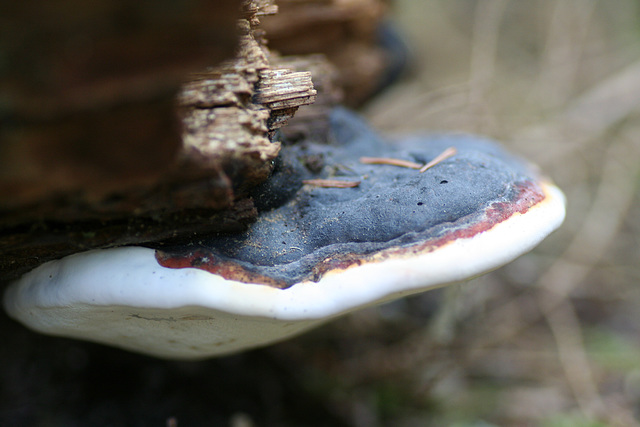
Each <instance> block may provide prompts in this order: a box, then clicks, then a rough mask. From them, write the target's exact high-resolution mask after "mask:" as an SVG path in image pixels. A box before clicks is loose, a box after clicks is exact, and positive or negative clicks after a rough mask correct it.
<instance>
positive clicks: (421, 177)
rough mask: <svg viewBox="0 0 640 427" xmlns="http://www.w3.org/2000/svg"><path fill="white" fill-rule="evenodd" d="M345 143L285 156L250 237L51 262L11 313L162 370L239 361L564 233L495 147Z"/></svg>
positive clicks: (526, 168)
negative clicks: (192, 361) (226, 358)
mask: <svg viewBox="0 0 640 427" xmlns="http://www.w3.org/2000/svg"><path fill="white" fill-rule="evenodd" d="M332 131H333V141H332V143H330V144H317V143H313V142H303V143H301V144H297V145H292V146H287V145H285V146H284V147H283V149H282V152H281V155H280V158H279V160H278V164H277V165H276V167H275V169H274V173H273V176H272V177H271V178H270V180H269V181H268V182H267V183H266V184H264V185H263V186H262V187H261V188H259V189H258V190H257V191H256V194H255V195H254V199H255V201H256V205H257V206H258V207H259V209H260V215H259V218H258V220H257V222H256V223H254V224H253V225H252V226H251V227H250V228H249V229H248V230H247V231H246V232H244V233H241V234H235V235H219V236H214V237H209V238H204V239H200V240H197V241H193V242H190V243H189V244H186V245H182V246H179V247H168V248H163V249H162V250H154V249H149V248H143V247H122V248H115V249H106V250H93V251H89V252H85V253H80V254H76V255H72V256H68V257H66V258H63V259H61V260H59V261H52V262H48V263H46V264H44V265H42V266H40V267H38V268H36V269H35V270H33V271H32V272H30V273H28V274H26V275H25V276H24V277H22V278H21V279H20V280H18V281H17V282H15V283H14V284H12V285H11V286H10V288H9V289H8V291H7V293H6V295H5V307H6V309H7V311H8V312H9V314H10V315H11V316H13V317H14V318H16V319H18V320H20V321H21V322H23V323H24V324H26V325H27V326H29V327H31V328H33V329H36V330H38V331H41V332H45V333H49V334H54V335H63V336H69V337H75V338H81V339H87V340H91V341H97V342H102V343H107V344H111V345H114V346H118V347H121V348H125V349H129V350H133V351H138V352H143V353H147V354H151V355H155V356H159V357H167V358H184V359H189V358H202V357H208V356H213V355H221V354H228V353H233V352H237V351H240V350H244V349H248V348H252V347H257V346H261V345H265V344H268V343H271V342H275V341H279V340H282V339H284V338H286V337H289V336H292V335H294V334H297V333H300V332H301V331H303V330H306V329H308V328H311V327H313V326H316V325H319V324H321V323H323V322H325V321H327V320H329V319H332V318H334V317H336V316H339V315H341V314H344V313H347V312H350V311H353V310H356V309H358V308H361V307H365V306H370V305H373V304H378V303H382V302H385V301H390V300H393V299H396V298H400V297H402V296H405V295H409V294H414V293H417V292H422V291H425V290H429V289H433V288H437V287H440V286H444V285H446V284H450V283H455V282H459V281H462V280H465V279H468V278H471V277H474V276H478V275H479V274H482V273H485V272H487V271H490V270H493V269H495V268H497V267H499V266H501V265H504V264H506V263H508V262H509V261H511V260H513V259H514V258H516V257H518V256H520V255H521V254H523V253H525V252H527V251H529V250H530V249H532V248H533V247H534V246H536V245H537V244H538V243H539V242H540V241H541V240H542V239H544V238H545V237H546V236H547V235H548V234H549V233H551V232H552V231H553V230H555V229H556V228H557V227H558V226H559V225H560V224H561V223H562V221H563V219H564V213H565V202H564V196H563V195H562V192H561V191H560V190H559V189H558V188H557V187H555V186H554V185H552V184H551V183H550V182H549V181H547V180H545V179H544V178H541V177H540V176H539V175H538V173H537V172H536V170H535V169H534V168H532V167H531V166H530V165H528V164H527V163H525V162H523V161H522V160H520V159H518V158H516V157H514V156H512V155H510V154H508V153H506V152H505V151H504V150H503V149H502V148H501V147H500V146H498V145H497V144H495V143H493V142H491V141H488V140H485V139H482V138H479V137H477V136H471V135H427V136H415V137H410V138H405V139H402V140H398V141H392V142H388V141H383V140H381V139H380V137H379V136H378V135H377V134H375V133H374V132H373V131H372V130H371V129H369V128H368V127H367V126H366V125H365V124H364V123H363V122H362V121H361V120H360V119H359V118H358V117H357V116H355V115H354V114H352V113H350V112H348V111H346V110H342V109H338V110H336V111H335V112H334V113H333V115H332ZM449 147H455V149H456V150H457V153H456V154H455V155H453V156H452V157H450V158H448V159H446V160H443V161H442V162H440V163H438V164H437V165H435V166H434V167H432V168H431V169H428V170H427V171H425V172H424V173H420V172H419V171H418V170H416V169H411V168H407V167H399V166H394V165H388V164H365V163H362V162H361V161H360V158H361V157H362V156H371V157H381V158H391V159H401V160H406V161H410V162H413V163H416V164H424V163H427V162H429V161H431V160H432V159H434V158H435V157H436V156H438V155H439V154H440V153H442V152H443V151H445V150H446V149H447V148H449ZM319 180H320V181H319ZM322 180H325V181H322ZM326 180H329V182H330V183H335V182H338V183H345V182H346V183H347V184H350V185H351V186H343V187H326V186H323V183H326V182H327V181H326ZM318 184H320V185H318Z"/></svg>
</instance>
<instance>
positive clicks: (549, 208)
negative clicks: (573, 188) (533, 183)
mask: <svg viewBox="0 0 640 427" xmlns="http://www.w3.org/2000/svg"><path fill="white" fill-rule="evenodd" d="M543 188H544V190H545V193H546V196H547V197H546V198H545V199H544V200H543V201H542V202H540V203H539V204H537V205H535V206H534V207H532V208H531V209H529V210H528V211H527V212H526V213H525V214H516V215H513V216H512V217H511V218H509V219H507V220H506V221H503V222H501V223H499V224H497V225H496V226H494V227H493V228H492V229H490V230H488V231H485V232H483V233H480V234H478V235H476V236H474V237H472V238H469V239H459V240H455V241H453V242H451V243H449V244H447V245H445V246H443V247H441V248H438V249H436V250H434V251H432V252H429V253H425V254H421V255H418V256H414V257H410V258H409V257H407V258H401V259H393V260H386V261H384V262H380V263H369V264H365V265H362V266H358V267H353V268H349V269H347V270H345V271H341V272H335V273H328V274H326V275H325V276H324V277H323V278H322V279H321V280H320V281H319V282H302V283H298V284H295V285H293V286H292V287H290V288H288V289H276V288H272V287H269V286H265V285H252V284H246V283H239V282H235V281H232V280H225V279H223V278H222V277H220V276H216V275H214V274H211V273H208V272H206V271H203V270H199V269H195V268H184V269H171V268H165V267H162V266H160V265H159V264H158V262H157V261H156V259H155V251H154V250H153V249H148V248H141V247H123V248H116V249H106V250H93V251H88V252H84V253H80V254H76V255H71V256H68V257H66V258H63V259H61V260H59V261H51V262H48V263H46V264H43V265H42V266H40V267H38V268H36V269H35V270H33V271H31V272H30V273H28V274H26V275H24V276H23V277H22V278H21V279H20V280H18V281H17V282H15V283H13V284H12V285H11V286H10V287H9V288H8V290H7V292H6V294H5V298H4V306H5V308H6V310H7V312H8V313H9V315H11V316H12V317H13V318H15V319H17V320H19V321H20V322H22V323H24V324H25V325H27V326H29V327H31V328H33V329H35V330H37V331H40V332H44V333H48V334H54V335H62V336H69V337H74V338H82V339H86V340H90V341H96V342H101V343H106V344H110V345H114V346H118V347H121V348H125V349H128V350H133V351H138V352H142V353H147V354H150V355H154V356H159V357H167V358H183V359H189V358H202V357H207V356H213V355H221V354H227V353H232V352H236V351H240V350H243V349H248V348H252V347H257V346H260V345H265V344H268V343H272V342H275V341H279V340H282V339H284V338H286V337H289V336H291V335H294V334H296V333H299V332H301V331H303V330H305V329H308V328H310V327H312V326H315V325H318V324H320V323H322V322H325V321H327V320H329V319H331V318H334V317H336V316H338V315H341V314H344V313H347V312H349V311H353V310H356V309H358V308H361V307H364V306H369V305H373V304H377V303H381V302H384V301H389V300H392V299H396V298H399V297H402V296H405V295H409V294H413V293H417V292H422V291H425V290H429V289H433V288H436V287H440V286H443V285H446V284H449V283H455V282H459V281H461V280H465V279H468V278H470V277H474V276H477V275H479V274H482V273H485V272H488V271H490V270H493V269H495V268H497V267H499V266H502V265H504V264H506V263H508V262H509V261H511V260H513V259H514V258H516V257H518V256H520V255H522V254H523V253H525V252H527V251H529V250H530V249H532V248H533V247H534V246H536V245H537V244H538V243H539V242H540V241H541V240H542V239H544V238H545V237H546V236H547V235H548V234H549V233H551V232H552V231H553V230H555V229H556V228H557V227H559V226H560V224H561V223H562V221H563V219H564V215H565V201H564V195H563V194H562V192H561V191H560V190H559V189H558V188H556V187H554V186H552V185H549V184H544V185H543Z"/></svg>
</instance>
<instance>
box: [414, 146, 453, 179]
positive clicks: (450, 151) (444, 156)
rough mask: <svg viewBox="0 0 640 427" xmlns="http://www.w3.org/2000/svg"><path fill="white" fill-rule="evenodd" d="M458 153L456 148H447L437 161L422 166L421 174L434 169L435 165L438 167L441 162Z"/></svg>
mask: <svg viewBox="0 0 640 427" xmlns="http://www.w3.org/2000/svg"><path fill="white" fill-rule="evenodd" d="M457 152H458V150H456V147H449V148H447V149H446V150H444V151H443V152H442V153H440V155H438V156H437V157H436V158H435V159H433V160H431V161H430V162H429V163H427V164H426V165H424V166H422V167H421V168H420V173H422V172H425V171H426V170H427V169H429V168H432V167H434V166H435V165H437V164H438V163H440V162H441V161H443V160H446V159H448V158H449V157H451V156H454V155H455V154H456V153H457Z"/></svg>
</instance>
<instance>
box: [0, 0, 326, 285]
mask: <svg viewBox="0 0 640 427" xmlns="http://www.w3.org/2000/svg"><path fill="white" fill-rule="evenodd" d="M36 3H37V2H36ZM60 3H65V2H64V1H62V0H61V2H60ZM67 3H68V4H66V5H67V6H68V7H69V8H68V9H65V8H62V10H59V11H57V12H58V15H61V16H56V19H60V22H59V23H56V28H55V29H56V30H58V31H59V32H60V33H61V34H60V35H57V33H56V37H53V38H52V40H53V41H54V42H55V43H54V42H52V45H51V46H49V45H47V44H46V43H45V42H44V41H43V43H45V45H44V46H43V47H42V50H46V54H41V52H39V51H35V52H31V53H29V54H28V55H26V56H25V59H24V61H23V62H24V63H25V64H26V65H25V67H27V65H33V63H36V65H37V66H39V67H43V68H45V69H47V68H50V69H54V70H57V71H56V72H57V73H58V74H59V75H60V76H63V77H64V78H66V79H68V80H69V81H68V82H64V84H63V83H60V84H58V85H57V86H56V85H55V84H53V83H52V84H50V86H51V87H47V88H45V89H47V90H45V91H43V92H42V93H36V95H37V96H35V95H33V94H31V93H29V92H28V90H26V89H25V90H22V89H21V88H23V87H26V88H28V87H29V84H28V83H29V79H30V78H32V77H31V76H29V75H26V76H24V78H25V81H24V82H22V81H16V78H19V77H20V76H19V73H17V72H13V71H12V70H11V69H10V70H9V72H7V73H5V74H4V75H2V76H0V78H1V79H2V82H1V83H2V85H3V86H6V87H9V88H11V89H12V91H10V92H9V93H10V94H11V96H13V97H14V98H12V100H13V99H15V100H16V102H14V103H9V105H11V106H12V107H11V109H9V110H6V111H5V110H3V111H1V113H2V115H3V116H5V117H7V118H8V119H9V120H7V121H6V123H8V125H7V126H3V128H2V130H1V131H0V137H1V138H2V145H1V150H2V155H1V156H0V159H1V160H0V168H1V169H2V171H3V172H2V173H1V175H0V277H2V279H3V280H9V279H11V278H13V277H15V276H17V275H19V274H21V273H23V272H24V271H26V270H28V269H30V268H32V267H34V266H36V265H38V264H40V263H42V262H44V261H47V260H49V259H54V258H59V257H62V256H64V255H67V254H70V253H73V252H77V251H80V250H86V249H90V248H97V247H110V246H115V245H123V244H155V245H158V244H162V242H164V241H167V240H175V239H180V238H189V237H190V236H193V234H194V233H214V232H232V231H237V230H239V229H242V228H243V227H245V226H246V225H247V223H249V222H251V221H252V220H253V219H254V218H255V216H256V214H257V213H256V211H255V209H254V208H253V205H252V202H251V199H249V198H248V197H247V191H248V190H249V189H250V188H251V187H253V186H255V185H257V184H259V183H260V182H262V181H264V180H265V179H266V178H267V177H268V175H269V172H270V170H271V167H272V160H273V159H275V157H276V156H277V154H278V151H279V143H278V142H275V141H273V140H272V137H273V134H274V131H275V130H276V129H277V128H279V127H281V126H282V125H284V124H285V123H286V121H287V119H288V118H289V117H291V116H292V115H293V113H294V112H295V111H296V109H297V108H298V107H299V106H300V105H304V104H309V103H311V102H313V101H314V98H315V94H316V93H315V90H314V89H313V84H312V82H311V78H310V74H309V72H292V71H288V70H284V69H274V68H273V67H272V66H271V65H270V64H269V60H268V58H269V52H268V50H267V49H266V47H265V45H264V38H263V33H262V31H261V30H259V29H258V25H259V18H260V17H261V16H264V15H265V14H269V13H274V12H275V11H277V7H276V6H275V5H274V4H273V2H272V1H267V0H260V1H258V0H254V1H243V2H242V4H241V5H240V6H241V8H240V11H239V14H240V16H241V18H240V19H238V6H239V4H238V3H237V2H236V1H231V2H229V5H227V6H229V7H228V8H226V9H225V8H224V7H223V5H225V4H226V3H225V2H203V4H206V5H208V6H209V7H210V6H211V4H215V5H216V6H219V7H220V8H219V9H217V10H211V9H210V8H209V9H207V8H206V7H204V6H203V7H200V6H201V5H200V3H198V2H195V3H194V5H193V6H191V7H188V8H187V9H188V10H187V11H184V14H180V13H175V11H174V14H172V13H167V14H166V15H163V14H160V16H159V15H158V12H157V9H156V8H154V7H153V2H151V3H149V4H147V3H140V5H139V6H130V7H127V6H126V5H128V4H129V3H122V4H121V3H120V2H117V1H115V0H113V1H112V2H107V3H108V5H107V6H108V7H106V9H107V10H98V11H94V10H89V12H91V13H89V12H87V14H86V15H88V17H87V16H85V15H82V14H80V17H78V16H76V15H75V14H74V13H72V12H71V11H72V10H73V7H76V6H78V5H76V4H75V3H76V2H74V1H69V2H67ZM231 6H234V7H231ZM78 7H79V6H78ZM87 7H88V6H87ZM88 8H89V7H88ZM89 9H90V8H89ZM65 11H67V13H68V14H69V15H70V16H66V15H65ZM10 12H12V13H13V15H9V16H10V17H12V18H15V20H16V22H19V21H20V19H21V18H24V19H26V18H28V17H29V16H30V15H29V14H28V13H27V12H26V11H23V10H14V11H10ZM118 14H120V15H118ZM102 15H106V16H102ZM111 15H114V16H117V17H119V19H125V18H126V19H131V20H132V21H133V22H134V23H135V25H134V27H135V30H136V31H133V33H132V31H125V30H123V29H122V28H119V27H118V26H117V25H116V24H115V23H112V22H111V19H112V16H111ZM183 15H184V16H183ZM96 16H97V18H96ZM123 16H124V18H123ZM89 18H91V19H89ZM98 18H99V19H98ZM74 19H77V20H78V21H79V22H75V21H73V20H74ZM85 19H86V20H87V21H88V22H85ZM113 19H115V18H113ZM126 19H125V21H126ZM136 19H138V20H141V22H138V21H136ZM96 20H97V21H99V22H103V21H104V22H106V24H105V26H106V27H107V28H108V29H109V31H107V33H108V34H107V35H104V34H102V33H99V34H97V35H95V36H94V38H95V40H96V42H95V43H97V44H100V43H103V42H104V43H107V42H109V43H111V44H110V45H109V49H106V50H105V51H106V52H107V53H109V54H110V55H111V56H110V55H107V54H105V55H103V56H102V57H100V58H97V59H95V62H96V64H98V65H99V64H102V65H104V64H107V63H108V64H111V63H112V62H114V63H115V64H116V66H113V67H107V69H104V68H101V67H99V66H98V65H96V64H93V63H91V64H88V65H87V66H86V69H82V71H83V73H72V72H70V71H69V67H68V66H67V65H66V64H65V63H64V62H65V61H66V59H65V58H64V57H62V58H59V59H58V60H59V61H60V63H58V62H57V60H56V58H55V57H56V55H55V53H56V52H57V51H58V50H60V49H62V47H61V46H60V45H61V44H62V45H63V44H64V43H68V42H69V40H75V37H70V36H68V34H67V33H69V34H75V28H76V27H78V26H79V27H81V28H82V29H87V31H88V30H89V29H91V27H92V26H94V25H95V21H96ZM167 20H169V21H171V23H174V21H176V22H179V23H180V25H178V28H179V29H180V30H184V31H187V32H188V33H189V34H187V35H184V37H182V36H181V38H179V40H178V41H180V42H181V43H184V44H188V43H189V42H190V41H192V40H193V38H194V37H196V35H195V34H200V35H201V34H202V31H203V28H209V26H211V25H213V26H216V23H215V22H213V21H216V22H217V21H220V22H222V24H221V25H220V27H219V29H221V30H220V31H221V32H222V33H224V34H223V35H222V34H221V35H219V37H218V36H217V35H215V34H214V35H213V36H212V37H213V39H212V40H215V39H216V38H218V39H219V40H231V43H229V46H233V45H235V44H236V43H237V46H238V47H237V50H236V55H235V56H234V57H233V58H232V59H227V60H223V61H222V62H221V63H220V64H219V65H217V66H213V67H210V68H207V69H205V68H204V67H203V68H200V71H198V68H196V66H195V65H194V64H201V62H202V59H203V58H204V57H206V55H201V56H198V57H197V59H198V61H196V60H193V61H187V62H186V63H185V62H183V59H184V58H183V56H184V55H183V53H184V52H183V53H180V54H178V53H176V52H175V50H178V51H180V48H181V47H182V44H181V43H178V41H173V39H172V38H171V37H168V38H167V37H165V34H164V33H163V32H162V31H161V30H160V28H161V27H162V26H163V25H162V24H166V23H167ZM71 21H73V22H71ZM47 22H48V21H47ZM114 22H119V21H117V20H115V21H114ZM229 22H230V23H231V24H229ZM40 24H41V23H40V22H38V25H40ZM15 25H19V24H15ZM51 25H53V24H51ZM74 25H75V26H74ZM110 25H112V26H113V27H114V28H110V27H109V26H110ZM130 25H132V24H130ZM176 25H177V24H176ZM229 25H231V26H232V27H231V28H233V29H234V30H230V31H227V32H226V33H225V29H228V28H229ZM31 31H33V32H36V33H37V32H38V31H39V30H37V29H35V28H31V27H29V26H27V27H26V29H25V32H26V33H27V36H29V37H31V38H33V39H34V40H36V41H39V40H44V36H43V35H41V34H36V35H31V34H29V32H31ZM168 31H169V30H168ZM169 32H170V34H172V31H169ZM229 34H234V36H233V37H230V35H229ZM65 35H66V36H65ZM29 37H27V38H29ZM110 37H111V38H110ZM57 39H60V41H58V40H57ZM205 39H207V37H205ZM236 39H237V40H236ZM165 40H170V42H169V43H167V44H165V43H163V42H164V41H165ZM210 41H211V40H209V42H210ZM21 42H22V40H16V39H12V44H11V43H10V44H9V46H10V47H11V49H12V50H11V52H10V53H13V52H19V51H21V49H24V46H22V45H21ZM109 43H107V44H109ZM209 44H211V43H209ZM214 44H215V43H214ZM157 45H161V47H159V48H157V49H158V52H155V51H153V49H154V47H155V46H157ZM205 45H206V43H205ZM130 46H133V48H131V49H129V47H130ZM204 47H207V46H203V51H207V49H204ZM209 47H211V46H209ZM119 48H120V49H119ZM147 49H150V50H152V52H147ZM189 49H191V47H190V48H189ZM189 49H187V53H188V51H189ZM214 50H215V49H214ZM209 52H211V50H209ZM222 52H224V53H221V54H220V55H218V56H213V58H214V60H216V59H218V60H219V59H222V58H224V56H225V54H226V53H228V49H226V50H225V49H222ZM94 53H95V54H96V55H97V54H98V53H100V54H102V53H104V51H103V50H97V51H96V52H94ZM116 53H120V56H116V57H114V56H113V55H115V54H116ZM139 55H142V59H145V60H144V61H141V57H140V56H139ZM194 56H195V55H194ZM148 58H153V61H151V60H149V59H148ZM40 62H42V64H40ZM158 64H161V65H158ZM185 64H186V65H185ZM143 65H144V66H143ZM34 66H35V65H34ZM27 68H29V67H27ZM141 70H142V71H141ZM187 70H190V71H191V73H188V72H187ZM165 71H166V72H165ZM194 71H197V72H194ZM34 73H35V72H34ZM156 73H157V74H156ZM16 76H17V77H16ZM76 77H77V79H76ZM185 81H186V83H184V84H182V83H183V82H185ZM56 82H57V80H56ZM136 82H137V83H139V84H135V83H136ZM181 84H182V85H181ZM86 88H89V89H88V90H86ZM32 95H33V96H32ZM38 96H41V98H38ZM78 99H79V100H80V101H81V102H77V101H78ZM39 103H41V104H42V106H43V108H40V107H38V108H31V107H32V106H34V105H35V106H37V105H39Z"/></svg>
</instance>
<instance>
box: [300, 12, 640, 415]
mask: <svg viewBox="0 0 640 427" xmlns="http://www.w3.org/2000/svg"><path fill="white" fill-rule="evenodd" d="M393 18H394V21H395V22H396V23H397V25H398V27H399V28H400V30H401V31H402V32H403V33H404V34H405V36H406V40H407V43H408V45H409V48H410V50H411V52H412V54H413V55H414V56H413V58H414V63H413V73H412V74H411V75H410V76H409V77H408V78H407V79H406V80H404V81H403V82H402V83H400V84H398V85H397V86H395V87H394V88H393V89H391V90H389V91H387V92H386V93H384V94H382V95H381V96H379V97H378V98H377V99H375V100H374V101H373V102H372V103H370V104H369V105H368V106H366V107H365V109H364V111H365V114H366V115H367V117H368V118H369V120H370V121H371V123H372V124H373V125H374V126H375V127H377V128H379V129H381V130H382V131H384V132H387V133H392V134H402V133H410V132H416V131H424V130H428V131H455V132H472V133H481V134H485V135H488V136H491V137H494V138H496V139H498V140H500V141H502V142H503V143H504V144H506V145H507V146H509V147H510V149H511V150H512V151H514V152H516V153H518V154H520V155H522V156H523V157H526V158H527V159H529V160H531V161H533V162H534V163H537V164H538V165H539V166H540V167H541V169H542V170H543V171H544V172H545V173H546V174H548V175H549V176H550V177H551V178H552V179H553V180H554V181H555V182H556V183H557V184H558V185H559V186H560V187H561V188H562V189H563V190H564V192H565V194H566V196H567V202H568V212H567V219H566V222H565V224H564V226H563V227H562V228H561V229H560V230H559V231H557V232H556V233H555V234H553V235H552V236H551V237H550V238H548V239H547V240H546V241H545V242H544V243H543V244H542V245H541V246H540V247H539V248H537V249H535V250H534V251H533V252H532V253H530V254H528V255H526V256H523V257H522V258H520V259H518V260H516V261H515V262H513V263H512V264H510V265H508V266H507V267H505V268H502V269H500V270H498V271H496V272H494V273H492V274H489V275H487V276H485V277H482V278H479V279H476V280H474V281H472V282H470V283H467V284H463V285H461V286H457V287H451V288H447V289H443V290H441V291H439V292H438V295H432V294H425V295H424V296H417V297H413V298H409V299H407V300H405V301H402V302H399V303H396V304H395V305H394V306H393V307H392V306H387V307H382V308H380V309H375V310H370V311H369V312H363V313H357V314H354V315H353V316H351V318H350V319H349V320H347V321H345V322H344V323H336V324H334V325H331V326H330V327H329V328H332V329H335V330H338V331H344V334H346V335H351V334H357V336H358V337H359V338H360V337H361V335H360V334H362V333H364V334H365V335H366V334H367V333H369V334H370V333H371V331H374V330H379V331H385V330H387V328H389V329H390V330H393V332H390V333H389V335H387V339H388V341H387V342H386V343H385V342H384V340H383V341H382V342H380V341H377V344H376V341H372V342H369V343H368V345H366V346H362V347H360V348H359V349H358V350H353V349H351V350H350V351H351V353H350V354H349V357H347V360H348V361H352V362H353V363H349V362H348V361H345V359H344V356H341V357H340V358H338V360H339V361H336V362H335V364H334V365H332V367H331V368H332V369H336V370H337V371H338V372H339V373H340V375H339V376H338V378H341V380H342V381H344V379H345V378H348V379H349V381H350V386H351V387H353V388H354V389H356V390H358V391H359V392H360V393H363V397H361V399H360V400H358V401H356V402H354V406H356V407H358V408H360V410H362V411H364V412H365V413H366V412H367V410H368V411H370V412H369V413H368V415H369V416H372V417H373V418H374V419H375V420H376V423H377V424H376V423H373V424H368V422H361V423H360V424H359V425H403V426H413V425H415V426H418V425H434V426H435V425H473V426H475V425H545V426H561V425H563V426H564V425H572V426H573V425H585V426H596V425H621V426H628V425H637V424H638V419H639V418H638V416H639V415H640V413H639V412H638V411H639V410H640V353H639V350H640V347H639V338H640V333H639V330H640V329H639V328H640V316H639V313H640V310H639V309H638V307H640V291H639V289H638V286H637V285H638V282H639V281H640V234H639V232H640V198H639V197H638V193H639V191H638V189H639V186H638V184H639V178H640V174H639V171H640V120H639V119H640V2H638V1H635V0H628V1H625V0H614V1H607V2H604V1H572V0H557V1H527V2H521V1H508V0H491V1H462V0H460V1H455V0H454V1H448V0H447V1H445V0H442V1H436V0H432V1H424V2H416V1H411V0H397V1H395V2H394V3H393ZM434 298H439V299H438V303H437V309H436V313H435V315H433V317H429V318H428V319H427V320H426V321H423V320H422V319H421V317H420V313H421V311H420V310H421V308H422V307H425V306H429V302H430V301H433V299H434ZM395 328H398V329H395ZM357 331H362V332H357ZM307 338H310V337H306V338H305V339H307ZM353 339H354V338H353V336H352V337H350V338H345V340H347V341H353ZM356 360H359V361H358V362H357V363H356V362H355V361H356ZM367 381H370V383H369V386H368V387H366V386H365V385H364V384H366V383H367ZM365 396H366V397H365ZM367 399H370V400H367ZM371 402H378V404H377V405H378V406H376V405H375V404H372V403H371ZM363 408H364V409H363ZM354 410H355V409H354ZM385 417H387V418H385Z"/></svg>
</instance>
